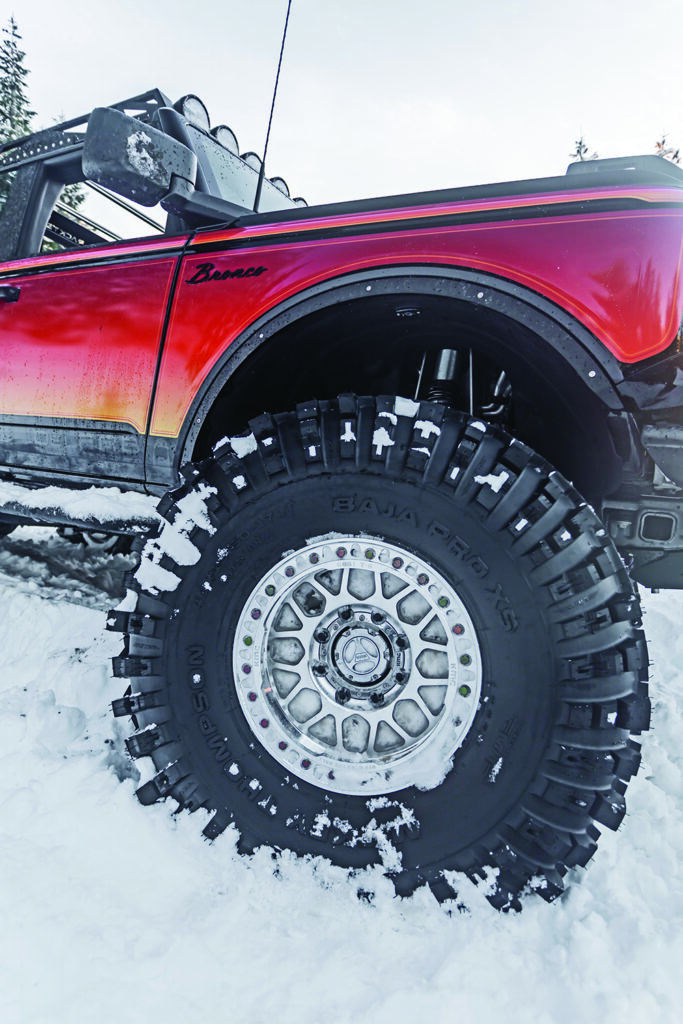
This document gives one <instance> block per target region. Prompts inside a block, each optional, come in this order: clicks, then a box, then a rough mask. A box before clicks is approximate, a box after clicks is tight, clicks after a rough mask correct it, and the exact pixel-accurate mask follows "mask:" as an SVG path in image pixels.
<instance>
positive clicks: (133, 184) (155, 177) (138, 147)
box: [82, 107, 197, 206]
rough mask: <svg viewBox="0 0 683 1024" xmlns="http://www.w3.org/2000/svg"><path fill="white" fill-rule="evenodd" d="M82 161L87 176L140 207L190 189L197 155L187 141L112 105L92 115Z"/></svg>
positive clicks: (188, 191)
mask: <svg viewBox="0 0 683 1024" xmlns="http://www.w3.org/2000/svg"><path fill="white" fill-rule="evenodd" d="M82 161H83V174H84V175H85V177H86V178H89V179H90V181H94V182H95V183H96V184H98V185H102V187H103V188H108V189H110V190H111V191H112V192H116V193H117V194H118V195H121V196H125V198H126V199H131V200H132V201H133V202H135V203H140V205H141V206H156V204H157V203H159V202H161V200H162V199H164V198H165V197H166V196H168V195H169V194H170V193H172V192H183V193H186V194H188V193H190V192H191V191H192V189H193V188H194V183H195V178H196V176H197V157H196V156H195V155H194V153H193V152H191V150H189V149H188V148H187V146H184V145H183V144H182V143H181V142H177V141H176V140H175V139H172V138H170V137H169V136H168V135H165V134H164V133H163V132H160V131H158V130H157V129H156V128H151V127H150V126H149V125H147V124H144V122H142V121H138V120H137V119H136V118H134V117H128V115H127V114H123V113H121V111H120V110H115V109H114V108H113V107H97V108H96V109H95V110H93V112H92V114H91V115H90V118H89V120H88V128H87V131H86V134H85V143H84V147H83V156H82Z"/></svg>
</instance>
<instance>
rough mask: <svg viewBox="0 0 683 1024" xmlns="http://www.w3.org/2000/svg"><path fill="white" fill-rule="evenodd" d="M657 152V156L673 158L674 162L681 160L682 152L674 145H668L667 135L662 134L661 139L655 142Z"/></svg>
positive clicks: (667, 158) (666, 158)
mask: <svg viewBox="0 0 683 1024" xmlns="http://www.w3.org/2000/svg"><path fill="white" fill-rule="evenodd" d="M655 153H656V154H657V156H663V157H664V159H665V160H671V162H672V163H674V164H677V163H679V162H680V159H681V156H680V152H679V151H678V150H677V149H675V148H674V147H673V146H667V144H666V135H662V137H661V139H658V141H657V142H655Z"/></svg>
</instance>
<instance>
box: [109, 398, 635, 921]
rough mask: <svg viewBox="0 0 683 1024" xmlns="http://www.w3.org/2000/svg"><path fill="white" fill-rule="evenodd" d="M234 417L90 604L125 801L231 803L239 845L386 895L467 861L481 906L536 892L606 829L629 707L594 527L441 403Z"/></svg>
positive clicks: (527, 460)
mask: <svg viewBox="0 0 683 1024" xmlns="http://www.w3.org/2000/svg"><path fill="white" fill-rule="evenodd" d="M250 427H251V431H252V433H251V435H249V436H248V437H247V436H245V437H244V438H242V439H240V440H239V441H237V440H233V441H232V442H228V441H226V442H224V443H222V444H221V445H220V446H219V448H218V450H216V452H215V457H213V458H211V459H209V460H208V461H207V462H205V463H203V464H201V465H199V466H196V467H192V468H191V469H189V470H188V473H187V474H186V480H187V482H186V484H185V485H184V486H182V487H181V488H179V489H178V490H176V491H175V492H173V493H172V494H171V495H170V496H169V497H168V498H167V499H165V500H164V501H163V502H162V506H161V511H162V514H163V515H164V517H165V519H166V520H167V521H168V525H165V526H164V528H163V530H162V531H160V533H159V535H158V536H157V537H155V538H152V539H150V540H148V541H147V543H146V545H145V548H144V551H143V553H142V558H141V564H140V567H139V569H138V570H137V573H136V574H135V579H134V584H133V587H134V589H135V591H136V593H137V607H136V609H135V611H133V612H124V611H119V612H114V613H112V615H111V616H110V622H109V625H110V627H111V628H114V629H119V630H121V631H123V632H124V633H126V634H127V636H126V643H125V647H124V651H123V653H122V655H121V657H120V658H118V659H116V660H115V672H116V674H117V675H119V676H121V677H125V678H128V679H130V682H131V691H130V693H129V695H128V696H126V697H124V698H122V699H121V700H119V701H117V702H116V704H115V706H114V712H115V714H117V715H130V716H131V717H132V718H133V721H134V724H135V726H136V729H137V731H136V732H135V733H134V734H133V735H132V736H131V737H130V739H129V740H128V749H129V751H130V753H131V755H132V756H134V757H142V756H148V757H151V758H152V761H153V762H154V766H155V771H156V774H155V775H154V777H153V778H152V779H150V781H148V782H146V783H145V784H144V785H142V786H141V788H140V789H139V791H138V795H139V797H140V799H141V801H142V802H143V803H148V802H152V801H155V800H158V799H160V798H164V797H166V796H172V797H174V798H175V800H177V802H178V804H179V805H180V806H181V807H184V808H188V809H190V810H195V809H197V808H198V807H207V808H210V809H211V810H213V811H215V815H214V817H213V818H212V819H211V821H210V822H209V824H208V825H207V827H206V828H205V834H206V835H207V836H209V837H215V836H217V835H218V834H219V833H220V832H221V831H222V830H223V829H225V827H226V826H227V825H228V824H229V823H230V822H235V823H236V825H237V827H238V830H239V832H240V835H241V839H240V849H241V850H243V851H246V852H249V851H251V850H253V849H254V848H256V847H257V846H259V845H262V844H267V845H270V846H272V847H273V848H275V849H291V850H294V851H295V852H297V853H299V854H322V855H324V856H326V857H328V858H329V859H330V860H331V861H333V862H334V863H336V864H339V865H343V866H346V867H349V868H359V867H363V866H365V865H369V864H372V863H375V862H380V861H381V862H382V863H383V864H384V866H385V869H386V871H387V872H388V873H389V874H390V875H391V876H392V877H393V878H394V882H395V885H396V889H397V891H398V892H399V893H401V894H407V893H409V892H411V891H412V890H413V889H414V888H415V887H416V886H417V885H419V884H421V883H423V882H427V883H429V884H430V885H431V886H432V888H433V889H434V891H435V892H436V893H437V895H438V896H441V897H443V896H447V895H449V894H451V893H452V890H451V888H450V887H449V885H448V881H449V878H450V882H451V883H453V877H452V876H448V875H446V876H445V875H444V872H450V871H462V872H465V873H467V875H469V876H470V878H472V879H475V880H478V879H481V878H487V880H488V884H489V886H490V899H491V900H492V902H493V903H494V905H496V906H500V907H508V906H517V905H518V902H519V897H520V895H521V894H522V892H523V891H524V889H525V888H526V887H529V886H531V887H532V888H533V889H535V890H537V891H538V892H540V893H541V894H542V895H543V896H545V897H546V898H547V899H552V898H554V897H555V896H557V895H558V894H559V893H560V892H561V891H562V888H563V880H562V879H563V876H564V875H565V874H566V871H567V869H568V868H570V867H574V866H578V865H585V864H586V862H587V861H588V859H589V858H590V857H591V855H592V853H593V852H594V850H595V841H596V839H597V838H598V835H599V831H598V829H597V828H596V824H601V825H606V826H608V827H610V828H616V827H617V826H618V825H619V823H620V821H621V819H622V817H623V814H624V791H625V788H626V783H627V780H628V779H629V778H630V777H631V776H632V775H633V774H634V772H635V771H636V770H637V768H638V764H639V760H640V755H639V747H638V745H637V744H636V743H635V742H634V741H633V740H632V739H631V738H630V734H631V733H638V732H640V731H641V730H642V729H644V728H647V725H648V723H649V703H648V698H647V691H646V678H647V655H646V648H645V642H644V638H643V634H642V632H641V630H640V625H641V623H640V611H639V606H638V601H637V599H636V598H635V596H634V594H633V590H632V586H631V583H630V581H629V579H628V576H627V573H626V571H625V569H624V566H623V564H622V562H621V560H620V558H619V556H618V554H617V552H616V550H615V549H614V547H613V546H612V544H611V542H610V540H609V538H608V537H607V536H606V534H605V531H604V529H603V528H602V526H601V523H600V521H599V520H598V519H597V517H596V516H595V514H594V513H593V511H592V510H591V509H590V508H589V507H588V506H587V505H586V504H585V502H584V501H583V500H582V499H581V497H580V496H579V495H578V494H577V493H576V491H574V489H573V488H572V487H571V485H570V484H568V483H567V482H566V481H565V480H564V479H563V478H562V477H561V476H560V475H559V474H558V473H556V472H554V471H553V469H552V468H551V467H550V466H548V465H547V464H546V463H545V462H544V461H543V460H542V459H541V458H540V457H538V456H537V455H535V454H534V453H533V452H531V451H530V450H529V449H528V448H526V447H525V446H524V445H522V444H519V443H517V442H516V441H514V440H511V439H510V437H508V436H507V435H505V434H504V433H503V432H502V431H500V430H498V429H497V428H494V427H491V426H488V425H486V424H483V423H480V422H476V421H472V420H470V419H468V418H467V417H466V416H464V415H462V414H459V413H456V412H453V411H451V410H449V409H445V408H444V407H442V406H439V405H435V404H428V403H422V404H420V405H419V406H418V405H416V404H415V403H412V402H409V401H407V400H404V399H394V398H379V399H371V398H361V399H357V398H355V397H353V396H342V397H341V398H340V399H338V400H337V401H333V402H320V403H315V402H312V403H310V404H307V405H303V406H300V407H299V408H298V409H297V411H296V412H295V413H289V414H284V415H279V416H274V417H271V416H263V417H260V418H259V419H258V420H256V421H254V422H252V423H251V424H250ZM238 453H239V454H238ZM240 456H241V457H240ZM455 884H456V887H457V882H456V883H455Z"/></svg>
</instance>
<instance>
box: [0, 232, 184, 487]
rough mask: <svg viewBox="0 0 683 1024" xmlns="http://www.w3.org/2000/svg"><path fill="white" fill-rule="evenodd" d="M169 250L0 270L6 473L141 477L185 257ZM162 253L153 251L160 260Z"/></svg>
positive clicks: (0, 419)
mask: <svg viewBox="0 0 683 1024" xmlns="http://www.w3.org/2000/svg"><path fill="white" fill-rule="evenodd" d="M160 248H161V246H160V243H158V242H157V243H151V244H150V243H142V244H140V243H138V244H137V246H135V245H129V246H126V245H124V246H117V252H116V253H115V254H112V253H111V250H105V251H102V250H99V251H98V250H90V252H89V253H88V254H87V256H88V257H89V258H88V261H87V264H84V263H83V258H84V257H85V255H86V254H85V253H84V252H80V253H79V254H78V255H76V254H73V253H61V254H57V255H54V256H50V257H42V258H41V257H38V258H34V259H30V260H24V261H17V262H15V263H14V264H13V265H12V267H11V270H12V272H11V273H3V272H2V271H3V270H9V269H10V267H9V265H6V267H5V268H2V267H0V285H2V286H3V287H5V288H7V287H8V286H11V287H13V288H18V289H19V295H18V298H16V300H15V301H11V302H0V346H1V349H0V351H1V353H2V356H1V365H0V464H4V465H7V466H17V467H25V468H29V469H30V470H31V471H36V472H40V471H43V472H45V473H46V474H48V475H53V473H54V472H55V471H56V472H65V473H74V474H79V475H82V476H86V477H94V478H101V477H102V476H105V477H108V478H113V479H115V478H117V477H120V478H121V479H139V480H142V479H143V476H144V473H143V457H144V435H145V429H146V425H147V418H148V415H149V408H150V402H151V399H152V392H153V386H154V377H155V372H156V365H157V359H158V355H159V348H160V344H161V339H162V331H163V324H164V317H165V313H166V308H167V304H168V301H169V297H170V291H171V286H172V281H173V273H174V269H175V267H176V263H177V259H178V253H177V251H176V252H171V251H168V246H167V245H166V251H165V252H159V251H158V250H159V249H160ZM155 250H156V251H155Z"/></svg>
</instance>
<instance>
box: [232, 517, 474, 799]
mask: <svg viewBox="0 0 683 1024" xmlns="http://www.w3.org/2000/svg"><path fill="white" fill-rule="evenodd" d="M233 671H234V676H235V681H236V685H237V692H238V697H239V700H240V705H241V707H242V710H243V712H244V714H245V717H246V719H247V722H248V723H249V726H250V728H251V729H252V731H253V732H254V734H255V735H256V737H257V738H258V740H259V742H260V743H261V744H262V745H263V746H264V747H265V749H266V750H267V751H268V752H269V753H270V754H271V755H272V756H273V757H274V758H275V759H276V760H277V761H278V762H279V763H280V764H281V765H283V766H285V767H286V768H287V769H288V771H290V772H291V773H292V774H293V775H295V776H297V777H299V778H301V779H305V780H306V781H307V782H310V783H312V784H313V785H318V786H320V787H321V788H324V789H329V790H334V791H336V792H343V793H348V794H367V795H368V796H371V795H378V794H383V793H389V792H394V791H396V790H399V789H402V788H405V787H406V786H410V785H417V786H420V787H421V788H432V787H433V786H436V785H438V784H439V783H440V782H441V781H442V779H443V777H444V775H445V774H446V772H447V771H448V770H449V768H450V766H451V764H452V758H453V754H454V753H455V751H456V750H457V748H458V747H459V746H460V745H461V744H462V742H463V740H464V738H465V736H466V735H467V733H468V731H469V729H470V727H471V725H472V721H473V719H474V716H475V714H476V710H477V705H478V699H479V694H480V691H481V656H480V652H479V646H478V643H477V638H476V635H475V630H474V626H473V624H472V621H471V619H470V617H469V614H468V612H467V610H466V608H465V606H464V605H463V603H462V601H461V599H460V598H459V596H458V594H457V593H456V592H455V590H454V589H453V588H452V587H451V585H450V584H449V583H448V582H447V580H446V579H445V578H444V577H443V576H441V575H440V574H439V573H437V572H436V571H435V570H434V568H433V567H432V566H430V565H428V564H427V563H426V562H425V561H424V560H423V559H421V558H419V557H417V556H415V555H414V554H412V553H411V552H408V551H406V550H404V549H402V548H400V547H398V546H397V545H394V544H388V543H386V542H384V541H382V540H379V539H373V538H368V537H362V538H357V537H341V538H333V539H330V540H325V541H316V542H311V543H310V544H309V545H307V546H306V547H304V548H302V549H300V550H298V551H295V552H293V553H291V554H290V555H288V556H287V557H286V558H284V559H283V560H282V561H281V562H279V563H278V564H277V565H276V566H274V567H273V569H272V570H270V571H269V572H268V573H266V575H265V576H264V577H263V578H262V579H261V580H260V581H259V583H258V584H257V586H256V587H255V588H254V590H253V592H252V594H251V595H250V597H249V600H248V601H247V603H246V604H245V606H244V609H243V612H242V615H241V616H240V620H239V623H238V627H237V633H236V641H235V645H234V649H233Z"/></svg>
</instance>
